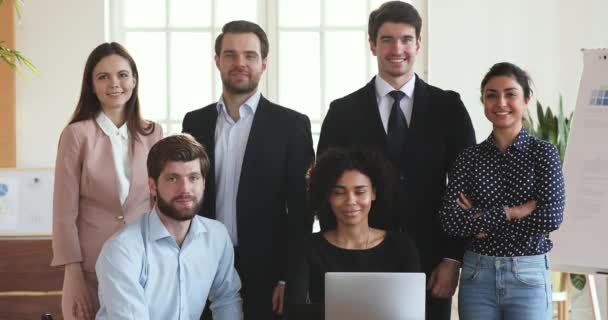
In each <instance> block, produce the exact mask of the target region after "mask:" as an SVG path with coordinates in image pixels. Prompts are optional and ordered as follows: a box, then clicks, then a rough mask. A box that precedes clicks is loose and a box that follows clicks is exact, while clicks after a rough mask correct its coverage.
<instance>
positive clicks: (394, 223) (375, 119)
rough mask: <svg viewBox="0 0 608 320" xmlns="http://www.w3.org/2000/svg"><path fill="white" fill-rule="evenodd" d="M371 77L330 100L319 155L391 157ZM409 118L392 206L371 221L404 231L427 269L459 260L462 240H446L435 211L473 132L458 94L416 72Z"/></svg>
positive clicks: (374, 223)
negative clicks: (340, 152)
mask: <svg viewBox="0 0 608 320" xmlns="http://www.w3.org/2000/svg"><path fill="white" fill-rule="evenodd" d="M374 81H375V79H372V80H371V81H370V82H369V83H368V84H367V85H366V86H365V87H363V88H361V89H359V90H357V91H355V92H353V93H351V94H349V95H347V96H345V97H343V98H340V99H337V100H335V101H333V102H332V103H331V104H330V106H329V111H328V112H327V116H326V117H325V119H324V120H323V126H322V127H321V136H320V138H319V146H318V148H317V153H318V154H319V155H320V154H322V153H323V151H325V150H326V149H327V148H328V147H331V146H346V147H347V146H363V147H371V148H375V149H378V150H379V151H380V152H383V153H384V154H385V155H386V157H387V158H389V152H388V146H387V135H386V131H385V130H384V127H383V125H382V120H381V118H380V112H379V110H378V103H377V101H376V90H375V84H374ZM410 122H411V123H410V126H409V129H408V133H407V138H406V142H405V144H404V149H403V152H402V157H401V159H400V161H397V162H396V163H394V165H395V167H396V168H397V170H398V171H399V172H396V174H395V177H398V178H399V181H396V184H397V185H398V186H399V188H397V189H398V190H397V191H398V194H397V195H396V197H395V199H396V200H395V201H393V204H392V208H393V209H392V210H391V212H390V214H389V215H387V216H385V217H380V216H377V217H374V216H371V217H370V224H373V225H376V226H378V227H389V228H397V229H405V230H407V232H408V233H409V234H410V235H411V236H412V238H413V239H414V242H415V243H416V245H417V246H418V249H419V252H420V259H421V263H422V267H423V270H425V271H426V272H430V271H431V270H432V269H433V268H434V267H435V266H436V265H437V264H438V263H439V262H440V261H441V259H442V258H443V257H449V258H453V259H458V260H461V258H462V254H463V243H462V242H458V241H456V240H452V239H449V240H448V238H447V236H446V235H445V234H444V233H443V231H442V229H441V225H440V221H439V217H438V212H439V208H440V206H441V199H442V197H443V194H444V190H445V185H446V176H447V171H448V170H449V167H450V166H451V164H452V162H453V161H454V160H455V158H456V155H457V154H458V153H459V152H460V151H461V150H462V149H464V148H465V147H467V146H470V145H473V144H475V132H474V130H473V126H472V124H471V119H470V117H469V114H468V113H467V111H466V109H465V107H464V105H463V103H462V101H461V100H460V97H459V95H458V94H457V93H455V92H452V91H444V90H441V89H439V88H436V87H433V86H430V85H428V84H427V83H425V82H424V81H423V80H421V79H420V78H419V77H418V76H417V77H416V83H415V88H414V104H413V110H412V118H411V121H410Z"/></svg>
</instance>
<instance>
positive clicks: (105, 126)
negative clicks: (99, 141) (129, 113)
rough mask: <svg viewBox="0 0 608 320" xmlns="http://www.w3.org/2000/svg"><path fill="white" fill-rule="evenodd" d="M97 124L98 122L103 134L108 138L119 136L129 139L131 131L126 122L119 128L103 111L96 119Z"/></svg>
mask: <svg viewBox="0 0 608 320" xmlns="http://www.w3.org/2000/svg"><path fill="white" fill-rule="evenodd" d="M95 122H97V124H98V125H99V127H100V128H101V131H103V133H105V134H106V135H107V136H108V137H114V136H119V137H121V138H123V139H125V140H128V139H129V130H128V129H127V124H126V122H125V123H124V124H123V125H122V126H121V127H120V128H118V127H116V125H115V124H114V122H112V120H111V119H110V118H109V117H108V116H107V115H106V114H105V113H104V112H103V111H101V112H99V114H98V115H97V117H96V118H95Z"/></svg>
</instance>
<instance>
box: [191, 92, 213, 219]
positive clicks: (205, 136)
mask: <svg viewBox="0 0 608 320" xmlns="http://www.w3.org/2000/svg"><path fill="white" fill-rule="evenodd" d="M203 110H204V114H203V115H202V117H201V118H200V120H199V121H200V126H197V128H200V131H199V132H198V137H196V138H197V139H199V142H201V143H202V144H203V146H204V147H205V151H207V155H208V156H209V172H208V173H207V178H206V179H205V196H204V199H205V200H204V201H203V211H206V213H207V217H209V218H212V219H215V217H216V214H215V199H216V194H215V192H216V191H215V190H216V188H215V127H216V124H217V116H218V113H217V104H213V105H211V106H209V107H208V108H206V109H203Z"/></svg>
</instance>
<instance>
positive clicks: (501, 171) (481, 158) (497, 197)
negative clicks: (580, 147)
mask: <svg viewBox="0 0 608 320" xmlns="http://www.w3.org/2000/svg"><path fill="white" fill-rule="evenodd" d="M458 192H463V193H464V194H466V195H467V196H468V197H469V199H471V202H472V203H473V208H471V209H469V210H463V209H461V208H460V207H459V206H458V204H457V203H456V198H457V197H458ZM531 199H534V200H536V210H534V211H533V212H532V213H531V214H530V215H528V216H526V217H525V218H523V219H520V220H513V221H508V220H507V218H506V214H505V209H504V208H505V207H514V206H518V205H521V204H523V203H525V202H527V201H529V200H531ZM564 204H565V192H564V177H563V175H562V169H561V165H560V160H559V154H558V153H557V149H556V148H555V146H554V145H552V144H550V143H548V142H546V141H543V140H540V139H537V138H535V137H532V136H530V135H528V133H527V132H526V130H524V129H522V130H521V132H520V133H519V134H518V136H517V137H516V138H515V140H514V141H513V144H512V145H511V146H509V147H508V148H507V149H506V151H505V152H502V151H500V150H499V149H498V147H497V146H496V142H495V139H494V136H493V135H490V137H489V138H488V139H487V140H485V141H484V142H482V143H480V144H478V145H476V146H473V147H470V148H468V149H466V150H465V151H463V152H462V153H461V154H460V155H459V157H458V158H457V159H456V162H455V163H454V167H453V168H452V170H451V171H450V174H449V184H448V188H447V191H446V195H445V198H444V201H443V210H441V221H442V223H443V229H444V230H445V231H446V232H447V233H449V234H450V235H452V236H454V237H459V238H467V239H469V240H470V242H469V245H468V249H469V250H472V251H473V252H476V253H478V254H482V255H487V256H500V257H512V256H529V255H539V254H544V253H547V252H548V251H549V250H551V248H552V247H553V244H552V242H551V240H549V238H548V237H547V234H548V233H549V232H551V231H553V230H555V229H557V228H558V227H559V225H560V224H561V223H562V220H563V213H564ZM478 212H481V213H483V214H482V215H481V216H480V217H478V218H475V217H473V216H474V215H475V213H478ZM479 233H485V234H486V235H487V237H486V238H483V239H476V238H475V237H474V236H475V235H477V234H479Z"/></svg>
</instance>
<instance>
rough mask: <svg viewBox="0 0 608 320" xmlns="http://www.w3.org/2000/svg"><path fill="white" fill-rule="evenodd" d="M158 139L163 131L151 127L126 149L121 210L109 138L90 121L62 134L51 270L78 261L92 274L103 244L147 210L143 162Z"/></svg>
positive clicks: (158, 127) (80, 122)
mask: <svg viewBox="0 0 608 320" xmlns="http://www.w3.org/2000/svg"><path fill="white" fill-rule="evenodd" d="M161 138H162V129H161V127H160V126H159V125H158V124H156V126H155V130H154V132H153V133H152V134H151V135H149V136H142V135H139V141H135V146H134V147H133V148H131V147H129V161H130V163H131V177H130V179H131V180H130V187H129V195H128V196H127V199H126V200H125V203H124V205H121V204H120V199H119V195H118V179H117V177H116V169H115V165H114V159H113V157H112V145H111V144H110V139H109V138H108V137H107V136H106V135H105V134H104V133H103V131H101V128H99V126H98V125H97V123H96V122H95V120H85V121H79V122H76V123H72V124H70V125H68V126H67V127H66V128H65V129H63V132H62V133H61V137H60V138H59V149H58V151H57V161H56V164H55V188H54V192H53V261H52V262H51V265H52V266H59V265H65V264H68V263H72V262H82V267H83V270H84V271H87V272H95V262H96V260H97V256H98V255H99V252H100V251H101V247H102V245H103V243H104V242H105V241H106V240H107V239H108V238H109V237H110V236H111V235H112V234H113V233H114V232H116V231H118V230H119V229H120V228H122V227H123V226H124V222H126V223H129V222H131V221H133V220H135V219H137V218H138V217H140V216H141V215H142V214H143V213H144V212H146V211H148V210H150V192H149V187H148V171H147V169H146V159H147V158H148V151H149V150H150V148H151V147H152V145H153V144H154V143H155V142H156V141H158V140H160V139H161ZM130 139H132V137H130ZM121 216H122V217H123V218H124V222H123V220H121V219H120V217H121Z"/></svg>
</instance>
